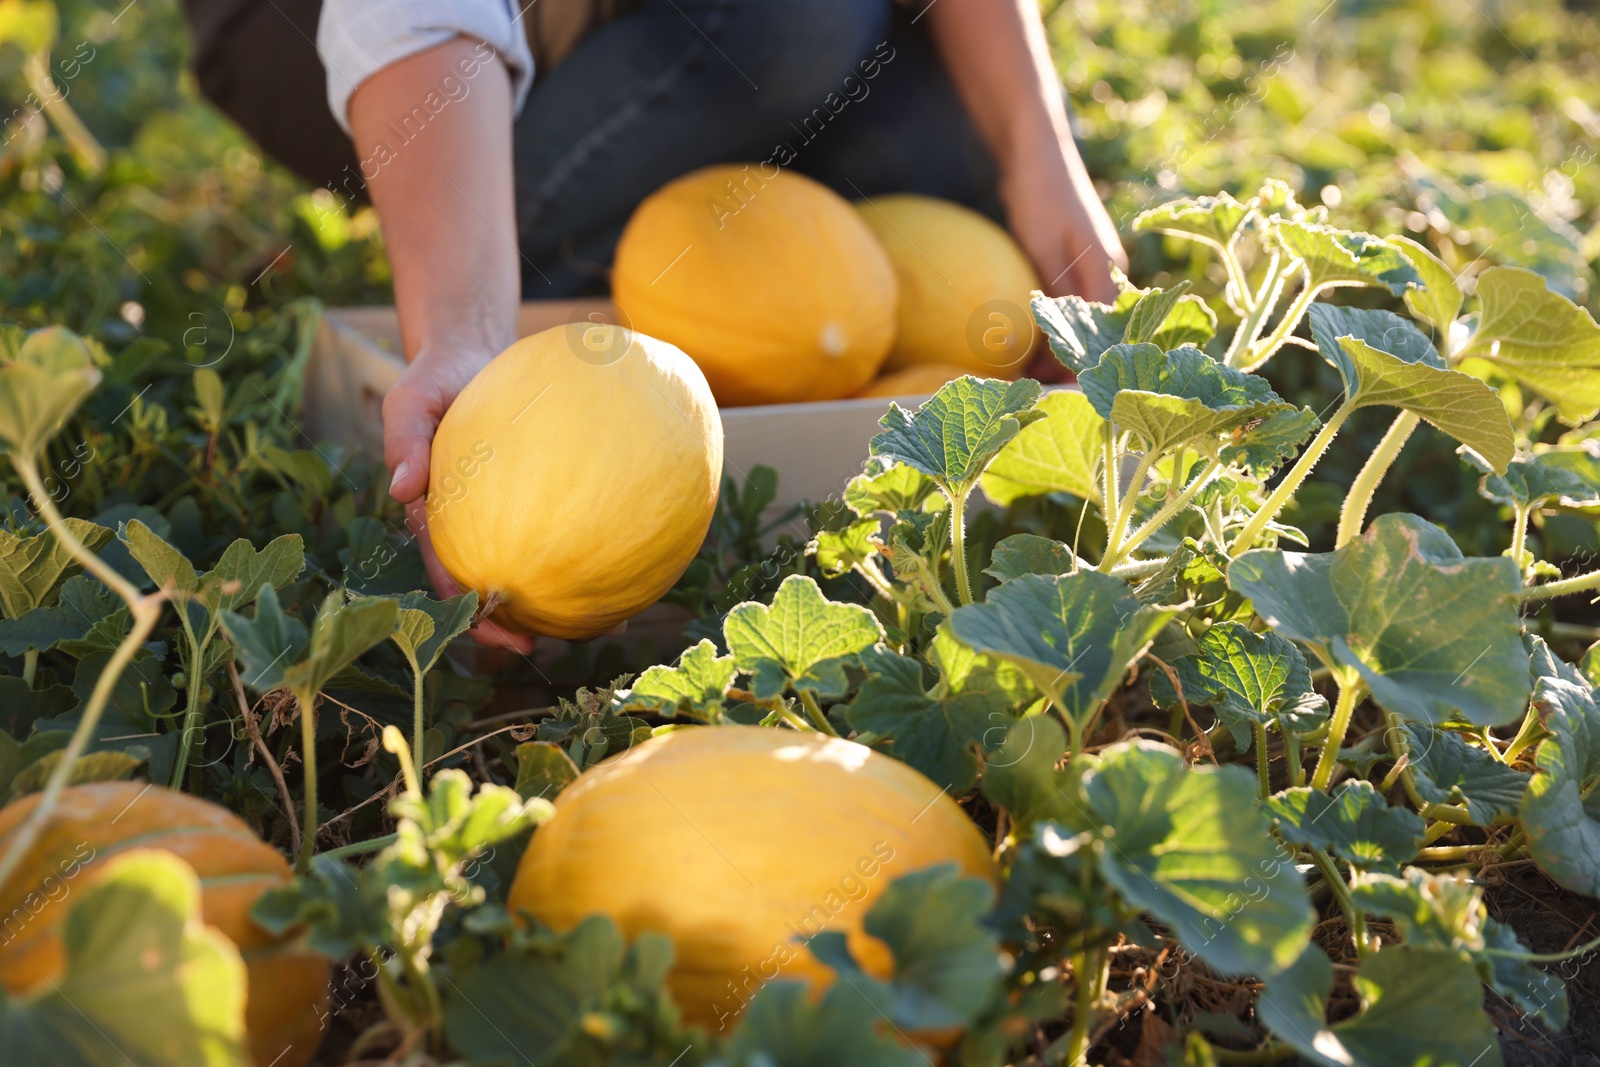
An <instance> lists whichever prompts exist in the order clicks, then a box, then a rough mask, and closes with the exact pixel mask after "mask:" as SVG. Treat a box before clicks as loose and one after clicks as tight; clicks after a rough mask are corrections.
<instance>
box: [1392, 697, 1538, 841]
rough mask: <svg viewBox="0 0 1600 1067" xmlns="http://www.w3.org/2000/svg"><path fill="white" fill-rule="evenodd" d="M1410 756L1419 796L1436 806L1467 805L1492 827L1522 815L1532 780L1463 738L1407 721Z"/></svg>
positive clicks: (1480, 822) (1475, 817)
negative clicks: (1519, 808)
mask: <svg viewBox="0 0 1600 1067" xmlns="http://www.w3.org/2000/svg"><path fill="white" fill-rule="evenodd" d="M1403 729H1404V730H1405V736H1406V755H1407V757H1408V758H1409V760H1410V762H1409V764H1408V765H1409V766H1410V768H1411V776H1412V781H1413V782H1415V784H1416V787H1417V795H1418V796H1420V797H1422V799H1423V800H1426V801H1427V802H1428V803H1430V804H1456V803H1460V802H1463V801H1465V803H1466V805H1467V812H1468V813H1469V814H1470V815H1471V816H1472V821H1473V822H1475V823H1477V824H1478V825H1479V826H1489V825H1491V824H1493V823H1494V822H1495V821H1497V820H1499V819H1509V818H1511V817H1513V816H1514V815H1516V813H1517V808H1518V807H1519V806H1520V805H1521V803H1522V796H1523V793H1524V792H1525V791H1526V790H1527V787H1528V776H1527V775H1526V774H1525V773H1523V772H1522V771H1519V770H1515V769H1513V768H1511V767H1507V766H1506V765H1505V764H1504V763H1501V762H1500V761H1499V760H1497V759H1495V758H1494V757H1493V756H1491V755H1490V754H1489V753H1487V752H1485V751H1484V750H1483V748H1482V746H1479V745H1474V744H1470V743H1468V742H1467V741H1466V740H1465V739H1464V738H1462V737H1461V736H1460V735H1459V734H1456V733H1454V732H1452V731H1449V730H1439V729H1435V728H1434V727H1432V726H1423V725H1421V724H1420V723H1414V722H1412V723H1406V724H1405V726H1404V727H1403Z"/></svg>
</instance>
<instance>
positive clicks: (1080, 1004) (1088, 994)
mask: <svg viewBox="0 0 1600 1067" xmlns="http://www.w3.org/2000/svg"><path fill="white" fill-rule="evenodd" d="M1106 959H1107V954H1106V950H1105V949H1104V948H1093V949H1086V950H1085V951H1083V952H1079V953H1078V954H1076V955H1075V956H1073V957H1072V984H1073V993H1074V996H1073V1008H1072V1029H1070V1030H1068V1031H1067V1036H1066V1039H1065V1041H1064V1043H1063V1044H1062V1045H1061V1046H1060V1048H1061V1058H1060V1059H1058V1060H1056V1061H1055V1062H1057V1063H1065V1064H1068V1065H1070V1067H1078V1065H1079V1064H1083V1063H1086V1062H1088V1056H1089V1033H1090V1031H1091V1030H1092V1029H1093V1027H1094V1002H1095V986H1096V985H1097V984H1098V976H1099V974H1100V972H1101V971H1102V970H1104V968H1105V962H1106Z"/></svg>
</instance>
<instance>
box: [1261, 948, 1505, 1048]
mask: <svg viewBox="0 0 1600 1067" xmlns="http://www.w3.org/2000/svg"><path fill="white" fill-rule="evenodd" d="M1355 986H1356V992H1357V993H1358V994H1360V997H1361V1007H1362V1010H1361V1014H1359V1015H1357V1016H1356V1017H1355V1018H1353V1019H1347V1020H1345V1021H1344V1022H1341V1023H1338V1024H1336V1025H1334V1026H1329V1025H1328V1022H1327V1014H1326V1009H1325V1007H1324V1005H1326V1003H1327V1000H1328V996H1329V994H1331V993H1332V992H1333V965H1332V964H1330V963H1329V962H1328V957H1327V956H1326V955H1324V954H1323V951H1322V950H1321V949H1320V948H1317V947H1316V946H1315V945H1312V946H1309V947H1308V948H1307V949H1306V951H1305V955H1303V956H1302V957H1301V958H1300V959H1299V960H1298V961H1297V962H1296V963H1295V965H1294V966H1293V967H1292V968H1290V969H1289V970H1287V971H1285V972H1284V973H1282V974H1279V975H1276V976H1274V977H1272V978H1270V979H1268V980H1267V985H1266V989H1265V990H1263V991H1262V994H1261V998H1260V1000H1258V1001H1257V1002H1256V1013H1257V1015H1258V1016H1259V1017H1260V1018H1261V1021H1262V1022H1263V1023H1265V1024H1266V1025H1267V1026H1268V1027H1269V1028H1270V1029H1271V1030H1272V1032H1273V1033H1274V1034H1276V1035H1277V1036H1278V1038H1279V1039H1281V1040H1283V1041H1286V1042H1288V1043H1289V1044H1290V1045H1292V1046H1293V1047H1294V1049H1295V1051H1296V1052H1298V1053H1300V1055H1301V1056H1303V1057H1305V1059H1306V1061H1307V1062H1309V1063H1312V1064H1316V1065H1318V1067H1497V1065H1498V1064H1499V1063H1500V1062H1501V1060H1500V1045H1499V1039H1498V1037H1497V1035H1496V1032H1495V1028H1494V1024H1493V1023H1491V1022H1490V1021H1489V1017H1488V1016H1487V1015H1485V1014H1484V1012H1483V986H1482V985H1481V984H1480V983H1479V980H1478V973H1477V971H1476V970H1475V969H1474V968H1473V965H1472V964H1471V963H1470V962H1469V961H1467V960H1465V959H1463V958H1462V957H1461V956H1460V955H1459V954H1458V953H1454V952H1447V951H1441V950H1438V949H1424V948H1410V947H1407V946H1405V945H1394V946H1390V947H1388V948H1385V949H1384V950H1383V951H1381V952H1378V953H1376V954H1375V955H1372V956H1369V957H1367V958H1366V959H1365V960H1364V961H1362V964H1361V970H1360V971H1359V972H1357V974H1356V978H1355Z"/></svg>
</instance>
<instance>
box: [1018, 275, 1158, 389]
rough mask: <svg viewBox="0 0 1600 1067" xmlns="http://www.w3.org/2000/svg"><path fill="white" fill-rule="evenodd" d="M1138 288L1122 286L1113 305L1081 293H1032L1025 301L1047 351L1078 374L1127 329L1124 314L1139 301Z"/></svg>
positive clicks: (1131, 311) (1092, 364)
mask: <svg viewBox="0 0 1600 1067" xmlns="http://www.w3.org/2000/svg"><path fill="white" fill-rule="evenodd" d="M1139 296H1140V294H1139V291H1138V290H1136V289H1124V290H1123V291H1122V292H1121V293H1120V294H1119V295H1118V296H1117V302H1116V303H1115V304H1097V303H1095V302H1094V301H1092V300H1085V299H1084V298H1083V297H1081V296H1060V297H1050V296H1045V295H1044V294H1043V293H1040V292H1035V293H1034V294H1033V299H1032V300H1030V301H1029V302H1028V307H1029V310H1031V311H1032V312H1033V321H1034V322H1036V323H1038V324H1039V329H1040V330H1041V331H1043V333H1044V336H1045V340H1046V341H1048V342H1049V344H1050V352H1051V354H1052V355H1054V356H1055V357H1056V359H1058V360H1060V361H1061V363H1062V365H1064V366H1065V367H1067V369H1069V370H1071V371H1072V372H1073V373H1074V374H1082V373H1083V372H1084V371H1086V370H1088V369H1089V368H1090V367H1092V366H1094V365H1095V364H1096V363H1099V362H1100V356H1101V354H1102V353H1103V352H1105V350H1106V349H1108V348H1110V347H1111V346H1112V345H1115V344H1120V343H1121V342H1122V339H1123V337H1124V336H1125V335H1126V334H1127V332H1128V316H1129V315H1131V314H1132V313H1133V306H1134V305H1135V304H1137V303H1138V302H1139Z"/></svg>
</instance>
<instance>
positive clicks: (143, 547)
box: [120, 519, 298, 599]
mask: <svg viewBox="0 0 1600 1067" xmlns="http://www.w3.org/2000/svg"><path fill="white" fill-rule="evenodd" d="M120 536H121V540H122V543H123V544H124V545H126V546H127V548H128V554H129V555H131V556H132V557H133V558H134V560H135V561H136V562H137V563H138V564H139V566H141V567H143V568H144V572H145V574H147V575H149V576H150V580H151V581H152V582H153V583H155V587H156V588H157V589H164V590H166V591H167V592H168V593H170V594H171V595H172V596H173V598H174V599H178V598H183V597H188V596H193V595H194V594H195V593H197V592H199V590H200V576H199V575H198V574H197V573H195V569H194V564H192V563H190V562H189V558H188V557H187V556H185V555H184V554H183V553H182V552H179V551H178V550H177V549H176V548H174V547H173V546H172V545H170V544H168V543H167V542H166V541H164V540H162V539H161V537H160V536H159V535H158V534H156V533H155V531H153V530H151V529H150V527H148V526H146V525H145V524H144V523H142V522H140V521H139V520H138V519H133V520H131V521H129V522H128V523H126V524H125V525H124V526H123V527H122V531H121V535H120ZM296 540H298V538H296ZM252 551H253V550H252Z"/></svg>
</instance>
